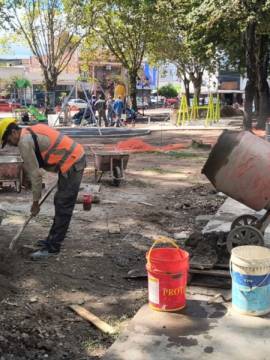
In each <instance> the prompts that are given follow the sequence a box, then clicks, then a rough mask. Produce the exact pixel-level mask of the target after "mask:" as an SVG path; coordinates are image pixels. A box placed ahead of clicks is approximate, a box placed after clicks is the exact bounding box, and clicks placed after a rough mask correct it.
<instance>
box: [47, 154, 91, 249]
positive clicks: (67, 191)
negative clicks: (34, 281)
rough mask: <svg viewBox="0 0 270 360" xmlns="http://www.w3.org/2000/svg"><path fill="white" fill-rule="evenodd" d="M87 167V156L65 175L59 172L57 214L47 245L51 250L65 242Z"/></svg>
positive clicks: (56, 198) (55, 204)
mask: <svg viewBox="0 0 270 360" xmlns="http://www.w3.org/2000/svg"><path fill="white" fill-rule="evenodd" d="M84 168H85V157H83V158H82V159H81V160H79V162H77V163H76V164H74V165H73V166H72V167H71V168H70V169H69V171H68V172H67V173H65V174H64V175H63V174H61V173H59V177H58V187H57V191H56V193H55V196H54V206H55V215H54V221H53V224H52V227H51V229H50V232H49V235H48V237H47V239H46V241H45V247H46V248H48V250H51V251H56V252H57V251H59V250H60V247H61V243H62V242H63V240H64V238H65V236H66V233H67V230H68V227H69V223H70V220H71V216H72V213H73V209H74V206H75V204H76V199H77V196H78V192H79V189H80V184H81V181H82V176H83V170H84Z"/></svg>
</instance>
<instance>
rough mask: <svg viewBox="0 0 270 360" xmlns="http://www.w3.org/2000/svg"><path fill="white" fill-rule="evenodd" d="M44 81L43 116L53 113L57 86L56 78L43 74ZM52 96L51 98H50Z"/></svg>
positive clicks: (52, 75)
mask: <svg viewBox="0 0 270 360" xmlns="http://www.w3.org/2000/svg"><path fill="white" fill-rule="evenodd" d="M44 79H45V91H46V93H45V115H48V114H49V113H50V112H54V107H55V90H56V86H57V76H56V75H54V74H48V73H47V72H44ZM52 95H53V96H52Z"/></svg>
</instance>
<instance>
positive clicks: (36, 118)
mask: <svg viewBox="0 0 270 360" xmlns="http://www.w3.org/2000/svg"><path fill="white" fill-rule="evenodd" d="M13 115H14V117H15V119H17V120H19V121H22V122H24V120H23V118H24V117H25V116H27V117H28V121H27V122H30V123H36V122H42V123H47V122H48V119H47V117H46V115H44V114H43V113H42V112H41V111H39V109H37V108H36V107H35V106H33V105H30V106H22V107H21V108H20V109H15V110H14V111H13Z"/></svg>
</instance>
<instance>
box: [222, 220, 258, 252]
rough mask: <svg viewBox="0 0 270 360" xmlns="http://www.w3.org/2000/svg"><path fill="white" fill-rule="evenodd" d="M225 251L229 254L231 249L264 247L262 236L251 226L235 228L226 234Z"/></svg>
mask: <svg viewBox="0 0 270 360" xmlns="http://www.w3.org/2000/svg"><path fill="white" fill-rule="evenodd" d="M226 245H227V250H228V252H229V253H231V251H232V249H233V248H234V247H237V246H241V245H259V246H263V245H264V238H263V234H262V233H261V232H260V231H259V230H258V229H256V228H255V227H254V226H251V225H244V226H237V227H236V228H234V229H233V230H231V231H230V232H229V234H228V237H227V241H226Z"/></svg>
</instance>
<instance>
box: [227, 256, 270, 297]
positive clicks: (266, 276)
mask: <svg viewBox="0 0 270 360" xmlns="http://www.w3.org/2000/svg"><path fill="white" fill-rule="evenodd" d="M229 268H230V275H231V278H232V279H233V280H234V283H235V284H236V281H235V279H234V278H233V274H232V261H231V260H230V266H229ZM269 275H270V273H268V274H267V275H265V278H264V279H263V280H262V281H261V282H260V283H259V284H258V285H257V286H254V287H251V288H250V289H249V290H245V292H252V291H255V290H256V289H258V288H259V287H260V286H261V285H262V284H263V283H264V282H265V280H267V279H268V277H269ZM240 291H241V290H240Z"/></svg>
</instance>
